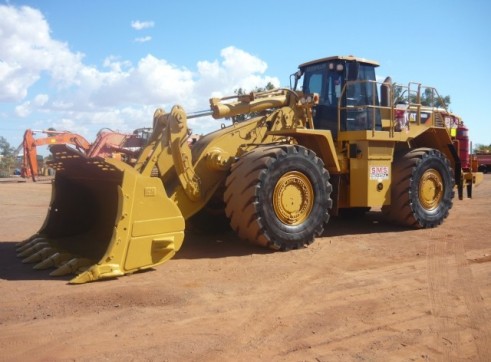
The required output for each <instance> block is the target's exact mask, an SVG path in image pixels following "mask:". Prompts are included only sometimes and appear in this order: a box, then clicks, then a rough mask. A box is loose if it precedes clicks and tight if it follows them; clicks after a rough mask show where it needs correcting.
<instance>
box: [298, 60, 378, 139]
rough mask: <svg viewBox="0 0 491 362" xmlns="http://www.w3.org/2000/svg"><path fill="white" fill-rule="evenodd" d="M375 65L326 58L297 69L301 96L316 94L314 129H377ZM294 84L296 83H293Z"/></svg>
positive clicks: (365, 61)
mask: <svg viewBox="0 0 491 362" xmlns="http://www.w3.org/2000/svg"><path fill="white" fill-rule="evenodd" d="M377 66H378V63H376V62H373V61H369V60H366V59H361V58H354V57H329V58H324V59H320V60H317V61H314V62H308V63H304V64H302V65H300V67H299V68H300V71H299V72H298V73H297V75H298V76H303V85H302V91H303V92H304V94H312V93H317V94H319V104H318V105H317V106H316V107H315V112H314V127H315V128H317V129H328V130H330V131H331V132H332V134H333V137H334V138H335V139H336V138H337V134H338V132H339V131H357V130H369V129H372V128H374V129H375V130H380V129H381V124H382V122H381V116H380V110H379V108H378V106H379V100H378V92H377V87H376V79H375V68H376V67H377ZM297 82H298V79H297Z"/></svg>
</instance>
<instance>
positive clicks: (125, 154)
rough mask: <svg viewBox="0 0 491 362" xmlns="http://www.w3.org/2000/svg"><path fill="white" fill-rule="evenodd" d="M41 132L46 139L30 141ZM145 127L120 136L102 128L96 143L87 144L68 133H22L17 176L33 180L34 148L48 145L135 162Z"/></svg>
mask: <svg viewBox="0 0 491 362" xmlns="http://www.w3.org/2000/svg"><path fill="white" fill-rule="evenodd" d="M36 133H44V134H46V135H47V136H46V137H42V138H34V134H36ZM149 135H150V129H149V128H139V129H136V130H135V131H134V132H133V133H120V132H115V131H112V130H110V129H102V130H100V131H99V133H98V134H97V138H96V140H95V141H94V142H93V143H92V144H91V143H89V141H87V140H86V139H85V138H84V137H82V136H80V135H79V134H76V133H71V132H68V131H55V130H42V131H36V130H30V129H28V130H26V131H25V133H24V140H23V142H22V144H21V146H20V147H19V148H22V149H23V155H24V157H23V160H22V167H21V176H22V177H24V178H32V180H33V181H36V177H37V176H38V175H39V167H38V161H37V150H36V147H37V146H45V145H47V146H52V145H56V144H67V145H72V146H74V147H75V149H76V150H77V151H79V152H80V153H82V154H84V155H86V156H88V157H103V158H106V157H109V158H116V159H118V160H121V161H123V162H126V163H129V164H132V163H134V162H136V158H137V157H138V155H139V152H140V151H141V149H142V147H143V146H145V144H146V141H147V138H148V136H149Z"/></svg>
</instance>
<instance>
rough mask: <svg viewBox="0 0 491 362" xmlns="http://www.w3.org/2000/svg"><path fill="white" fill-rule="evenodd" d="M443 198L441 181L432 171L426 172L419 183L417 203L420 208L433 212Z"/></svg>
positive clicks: (434, 171) (437, 173) (438, 175)
mask: <svg viewBox="0 0 491 362" xmlns="http://www.w3.org/2000/svg"><path fill="white" fill-rule="evenodd" d="M442 198H443V179H442V176H441V175H440V173H439V172H437V171H436V170H434V169H429V170H426V171H425V173H424V174H423V177H421V180H420V182H419V201H420V203H421V206H422V207H423V208H424V209H426V210H428V211H431V210H434V209H436V208H437V206H438V204H439V203H440V201H441V200H442Z"/></svg>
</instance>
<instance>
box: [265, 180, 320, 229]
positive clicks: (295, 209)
mask: <svg viewBox="0 0 491 362" xmlns="http://www.w3.org/2000/svg"><path fill="white" fill-rule="evenodd" d="M313 200H314V190H313V188H312V184H311V183H310V180H309V178H308V177H307V176H305V175H304V174H303V173H300V172H298V171H291V172H287V173H285V174H284V175H283V176H282V177H281V178H280V179H279V180H278V182H277V184H276V186H275V188H274V191H273V207H274V211H275V213H276V216H277V217H278V219H280V221H281V222H282V223H284V224H287V225H299V224H301V223H302V222H304V221H305V219H307V218H308V216H309V215H310V212H311V211H312V207H313Z"/></svg>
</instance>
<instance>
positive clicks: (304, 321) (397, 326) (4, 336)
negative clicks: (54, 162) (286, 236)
mask: <svg viewBox="0 0 491 362" xmlns="http://www.w3.org/2000/svg"><path fill="white" fill-rule="evenodd" d="M473 196H474V198H473V199H472V200H469V199H465V200H462V201H459V200H457V199H455V201H454V207H453V209H452V210H451V214H450V216H449V217H448V219H447V220H446V221H445V222H444V224H443V225H441V226H440V227H438V228H436V229H427V230H408V229H401V228H396V227H393V226H391V225H387V224H385V223H383V222H382V221H381V218H380V214H379V213H377V212H371V213H369V214H368V215H367V216H366V217H365V218H361V219H359V220H351V221H350V220H341V219H334V218H333V219H332V220H331V221H330V223H329V225H328V226H327V227H326V231H325V233H324V236H323V237H322V238H319V239H317V240H316V242H315V243H314V244H312V245H311V246H310V247H309V248H305V249H302V250H297V251H292V252H286V253H282V252H270V251H268V250H264V249H261V248H258V247H254V246H251V245H249V244H247V243H244V242H241V241H240V240H238V238H237V237H236V236H235V235H234V234H233V233H225V234H220V235H213V236H202V235H191V234H188V235H186V240H185V242H184V246H183V248H182V249H181V251H180V252H179V253H178V255H177V256H176V258H174V259H172V260H171V261H169V262H167V263H166V264H164V265H162V266H160V267H158V268H156V269H155V270H151V271H148V272H144V273H137V274H134V275H131V276H126V277H122V278H119V279H116V280H110V281H102V282H96V283H89V284H84V285H68V284H67V280H68V278H52V277H49V276H48V273H49V272H48V271H35V270H32V269H31V267H30V266H29V265H25V264H22V263H21V261H20V260H19V259H18V258H16V256H15V244H16V242H17V241H20V240H22V239H24V238H27V237H28V236H30V235H31V234H33V233H34V232H36V231H37V229H38V228H39V227H40V225H41V223H42V222H43V220H44V216H45V213H46V207H47V204H48V202H49V197H50V185H49V184H42V183H36V184H34V183H31V182H28V183H23V184H18V183H8V184H5V183H4V184H0V208H1V210H2V216H1V219H0V230H1V233H0V296H1V297H0V351H1V355H0V360H6V361H27V360H29V361H65V360H70V361H94V360H98V361H100V360H118V361H128V360H138V361H153V360H158V361H182V360H196V361H216V360H220V361H230V360H238V361H251V360H253V361H254V360H256V361H258V360H261V361H268V360H275V361H365V360H368V361H390V360H393V361H435V360H440V361H450V360H454V361H489V360H491V323H490V322H489V321H490V320H491V302H490V301H491V242H490V241H489V239H490V238H489V235H490V234H491V223H490V222H489V215H491V176H488V175H486V177H485V180H484V182H483V184H481V185H480V186H479V187H478V188H476V189H475V190H474V195H473Z"/></svg>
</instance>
